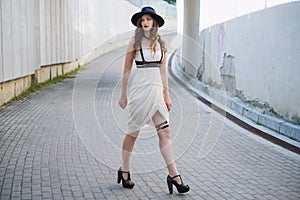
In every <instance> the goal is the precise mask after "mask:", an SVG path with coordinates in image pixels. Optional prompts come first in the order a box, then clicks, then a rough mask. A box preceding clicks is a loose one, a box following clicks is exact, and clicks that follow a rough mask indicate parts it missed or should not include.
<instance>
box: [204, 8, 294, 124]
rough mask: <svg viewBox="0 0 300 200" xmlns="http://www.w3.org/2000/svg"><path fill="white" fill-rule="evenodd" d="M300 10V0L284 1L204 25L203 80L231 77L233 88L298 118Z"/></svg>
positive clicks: (216, 80)
mask: <svg viewBox="0 0 300 200" xmlns="http://www.w3.org/2000/svg"><path fill="white" fill-rule="evenodd" d="M299 10H300V2H294V3H288V4H283V5H279V6H275V7H272V8H269V9H265V10H262V11H258V12H254V13H251V14H248V15H245V16H241V17H238V18H236V19H233V20H230V21H227V22H224V23H221V24H218V25H215V26H213V27H210V28H208V29H205V30H203V31H202V32H201V35H200V43H201V44H202V45H203V46H204V47H205V49H206V52H205V56H204V57H202V63H204V72H203V74H202V75H203V80H204V81H205V82H206V83H211V82H215V83H218V84H221V83H224V82H222V78H221V77H222V76H223V77H224V76H229V77H230V78H231V79H232V80H231V83H229V84H233V85H230V86H229V88H230V87H234V89H235V91H234V93H236V91H238V92H239V93H240V94H242V95H244V97H245V98H246V99H247V100H249V101H258V102H260V103H261V104H264V103H267V104H269V105H270V107H272V108H274V110H275V111H276V112H278V113H280V114H283V115H284V116H285V117H287V118H289V119H291V118H294V119H295V118H296V119H298V120H299V117H300V101H299V99H300V79H299V74H300V67H299V63H300V56H299V55H300V23H299V19H300V12H299ZM225 54H226V55H225ZM200 55H203V53H202V52H200ZM224 55H225V56H224ZM228 63H229V64H228ZM220 68H221V69H220ZM226 68H227V69H226ZM223 81H224V79H223ZM224 84H228V83H224ZM225 87H226V86H225Z"/></svg>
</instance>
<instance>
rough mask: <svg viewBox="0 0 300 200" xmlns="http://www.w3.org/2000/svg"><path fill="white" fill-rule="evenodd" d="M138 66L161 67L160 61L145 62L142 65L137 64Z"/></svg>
mask: <svg viewBox="0 0 300 200" xmlns="http://www.w3.org/2000/svg"><path fill="white" fill-rule="evenodd" d="M136 67H137V68H150V67H158V68H159V67H160V63H144V64H142V65H136Z"/></svg>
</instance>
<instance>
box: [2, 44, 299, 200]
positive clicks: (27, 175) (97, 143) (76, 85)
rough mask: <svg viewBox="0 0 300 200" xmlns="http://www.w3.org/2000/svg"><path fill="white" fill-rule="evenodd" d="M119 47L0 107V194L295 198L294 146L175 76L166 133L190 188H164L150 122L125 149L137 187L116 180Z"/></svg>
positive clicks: (121, 126) (121, 121)
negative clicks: (245, 125)
mask: <svg viewBox="0 0 300 200" xmlns="http://www.w3.org/2000/svg"><path fill="white" fill-rule="evenodd" d="M124 51H125V49H124V48H120V49H117V50H115V51H112V52H110V53H108V54H106V55H104V56H101V57H100V58H98V59H97V60H95V61H93V62H92V63H90V64H89V65H88V66H87V67H86V69H85V70H83V71H80V72H79V73H78V74H77V75H76V78H73V79H67V80H65V81H63V82H62V83H58V84H56V85H51V86H47V87H45V88H44V89H42V90H40V91H38V92H35V93H33V94H31V95H30V96H29V97H26V98H24V99H22V100H20V101H16V102H14V103H13V104H11V105H9V106H7V107H5V108H3V109H1V110H0V187H1V191H0V199H280V200H281V199H300V156H299V155H296V154H294V153H291V152H289V151H287V150H285V149H283V148H281V147H278V146H276V145H274V144H272V143H270V142H268V141H265V140H264V139H262V138H259V137H258V136H255V135H254V134H252V133H250V132H248V131H246V130H244V129H242V128H240V127H238V126H237V125H235V124H233V123H232V122H230V121H228V120H226V119H224V118H223V117H222V116H220V115H219V114H217V113H215V112H214V111H213V110H211V109H209V108H208V107H207V106H206V105H203V104H202V103H201V102H199V101H198V100H197V99H196V98H195V97H194V96H192V95H191V94H189V93H188V92H187V91H186V90H185V89H183V88H182V87H181V86H180V85H179V84H178V83H176V82H175V81H174V80H173V79H172V77H170V88H171V97H172V99H173V109H172V111H171V113H170V115H171V119H170V121H171V131H172V141H173V146H174V151H175V155H176V159H177V160H176V162H177V165H178V169H179V171H180V173H181V174H182V177H183V180H184V182H186V183H188V184H189V185H190V187H191V191H190V192H189V193H188V194H186V195H177V194H173V195H169V194H168V190H167V185H166V176H167V170H166V168H165V167H164V163H163V160H162V157H161V155H160V153H159V148H158V138H157V136H156V134H155V131H154V130H152V129H151V128H149V127H146V128H145V129H144V130H143V131H142V133H141V134H140V136H139V138H138V140H137V142H136V146H135V149H134V154H133V157H132V169H131V170H132V178H133V180H134V181H135V183H136V186H135V188H134V189H133V190H125V189H123V188H122V187H121V186H120V185H118V184H117V183H116V169H117V168H118V167H119V166H120V160H121V157H120V155H121V149H120V148H121V142H122V138H123V136H124V130H125V128H126V111H124V110H121V109H120V108H119V107H118V105H117V101H118V96H119V94H120V78H121V74H122V63H123V59H124V56H123V52H124ZM132 75H134V73H133V74H132Z"/></svg>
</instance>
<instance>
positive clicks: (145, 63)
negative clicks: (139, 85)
mask: <svg viewBox="0 0 300 200" xmlns="http://www.w3.org/2000/svg"><path fill="white" fill-rule="evenodd" d="M158 43H159V45H160V50H161V58H160V60H158V61H145V58H144V54H143V48H142V43H140V53H141V57H142V60H143V61H137V60H136V61H135V64H136V65H145V66H158V67H159V65H148V64H161V61H162V59H163V56H164V55H163V50H162V45H161V43H160V39H158Z"/></svg>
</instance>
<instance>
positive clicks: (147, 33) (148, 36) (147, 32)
mask: <svg viewBox="0 0 300 200" xmlns="http://www.w3.org/2000/svg"><path fill="white" fill-rule="evenodd" d="M144 37H145V38H147V39H150V31H144Z"/></svg>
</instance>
